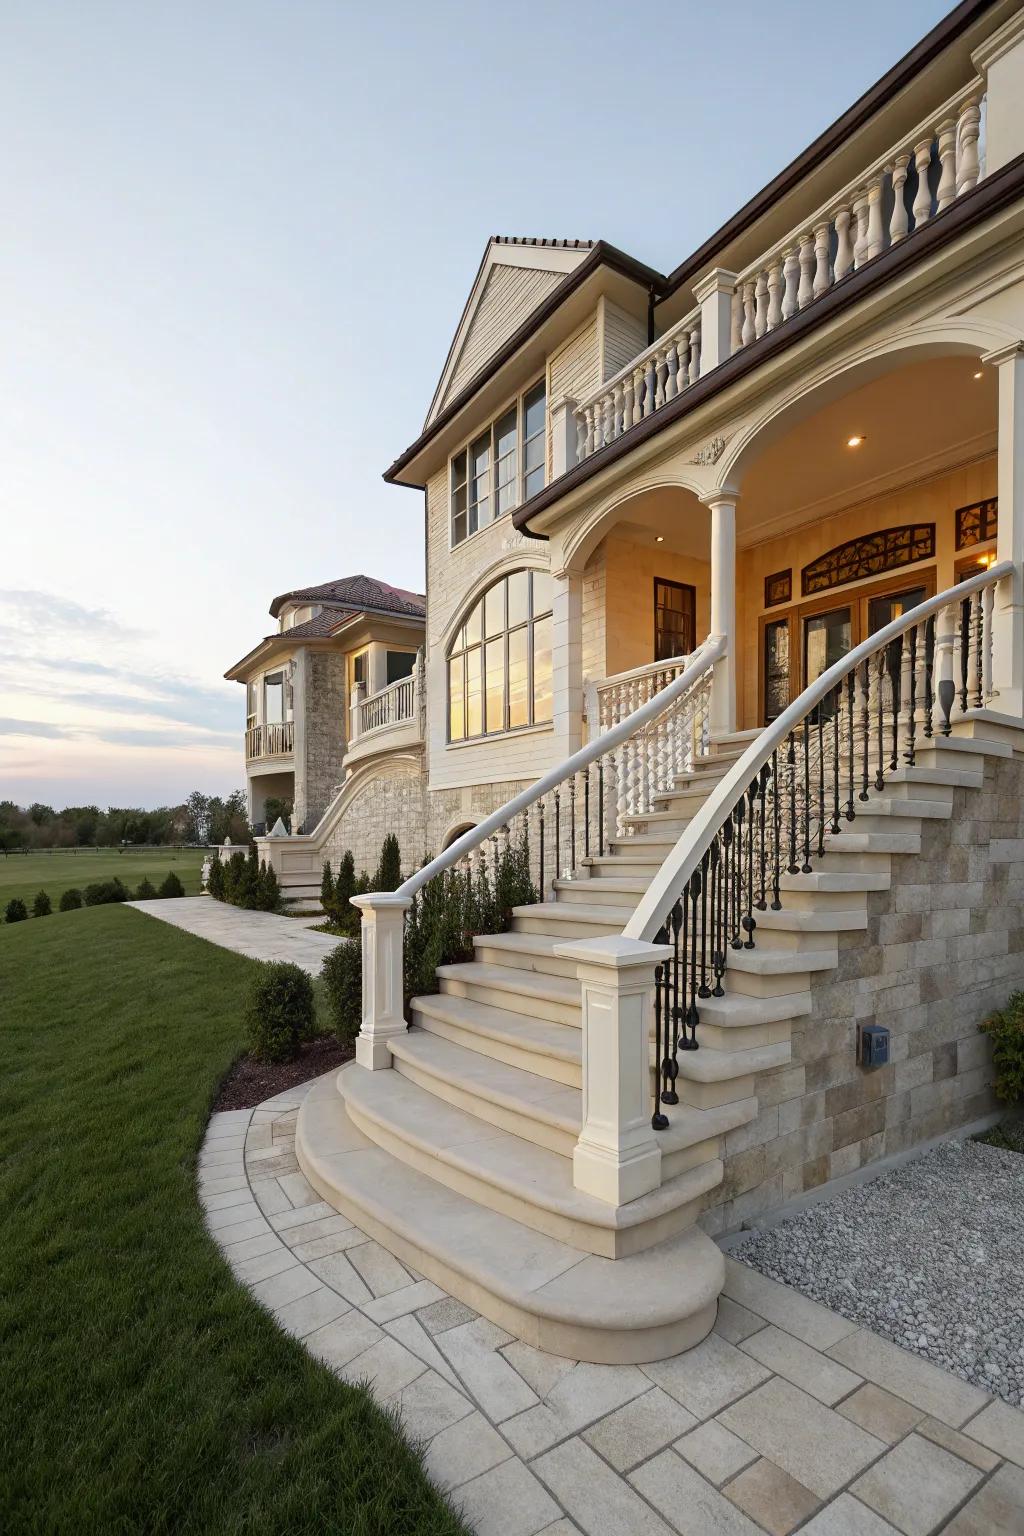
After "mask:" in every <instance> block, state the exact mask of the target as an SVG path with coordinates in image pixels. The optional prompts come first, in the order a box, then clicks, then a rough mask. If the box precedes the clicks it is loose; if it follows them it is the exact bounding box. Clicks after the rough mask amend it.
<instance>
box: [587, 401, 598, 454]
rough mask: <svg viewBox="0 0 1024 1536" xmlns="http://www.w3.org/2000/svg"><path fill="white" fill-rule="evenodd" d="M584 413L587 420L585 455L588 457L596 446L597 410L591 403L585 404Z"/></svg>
mask: <svg viewBox="0 0 1024 1536" xmlns="http://www.w3.org/2000/svg"><path fill="white" fill-rule="evenodd" d="M585 415H586V421H587V435H586V457H588V458H589V456H590V455H591V454H592V453H593V451H594V449H595V448H596V447H597V432H596V422H597V411H596V410H595V408H594V405H593V403H591V404H590V405H588V406H587V408H586V412H585Z"/></svg>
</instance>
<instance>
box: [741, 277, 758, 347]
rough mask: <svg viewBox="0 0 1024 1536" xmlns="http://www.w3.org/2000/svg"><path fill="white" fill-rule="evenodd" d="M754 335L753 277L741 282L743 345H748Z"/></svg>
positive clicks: (755, 331) (755, 333) (755, 332)
mask: <svg viewBox="0 0 1024 1536" xmlns="http://www.w3.org/2000/svg"><path fill="white" fill-rule="evenodd" d="M756 335H757V330H756V327H755V325H754V282H753V279H750V281H748V282H746V283H744V284H743V331H742V335H741V340H742V342H743V345H744V346H745V347H749V345H750V343H751V342H752V341H753V340H754V337H755V336H756Z"/></svg>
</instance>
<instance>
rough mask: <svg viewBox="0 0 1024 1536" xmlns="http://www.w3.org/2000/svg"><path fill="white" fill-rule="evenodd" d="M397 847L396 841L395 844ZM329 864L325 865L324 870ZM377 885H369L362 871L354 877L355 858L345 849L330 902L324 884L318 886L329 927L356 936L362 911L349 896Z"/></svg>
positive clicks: (367, 877)
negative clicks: (353, 903) (325, 893)
mask: <svg viewBox="0 0 1024 1536" xmlns="http://www.w3.org/2000/svg"><path fill="white" fill-rule="evenodd" d="M395 846H396V847H397V846H398V845H397V843H396V844H395ZM328 868H329V866H327V865H325V866H324V869H325V871H326V870H328ZM376 889H378V887H376V886H371V884H370V877H369V875H367V874H365V873H363V874H361V875H360V876H359V878H358V879H356V866H355V860H354V859H353V857H352V851H351V849H348V848H347V849H346V850H345V852H344V853H343V854H342V856H341V863H340V864H339V866H338V876H337V879H336V880H335V881H334V883H333V891H332V894H331V898H330V903H329V904H328V902H327V901H326V900H325V899H324V884H323V882H321V886H320V900H321V903H322V905H323V908H324V911H325V912H326V913H327V917H328V920H329V922H330V924H331V927H332V928H333V929H334V931H335V932H336V933H344V934H346V935H347V936H348V937H349V938H358V936H359V930H360V927H361V925H362V913H361V912H360V910H359V908H358V907H354V906H353V905H352V900H351V898H352V897H353V896H359V895H362V894H363V893H365V892H366V891H369V890H376Z"/></svg>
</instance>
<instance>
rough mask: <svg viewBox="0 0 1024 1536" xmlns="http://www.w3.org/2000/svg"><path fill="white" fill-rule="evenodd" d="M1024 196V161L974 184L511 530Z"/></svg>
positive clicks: (594, 458)
mask: <svg viewBox="0 0 1024 1536" xmlns="http://www.w3.org/2000/svg"><path fill="white" fill-rule="evenodd" d="M1022 193H1024V154H1021V155H1017V156H1016V158H1015V159H1013V160H1010V161H1008V162H1007V164H1006V165H1004V166H1002V167H1001V168H1000V169H999V170H998V171H996V172H994V173H993V175H991V176H988V177H986V178H985V180H984V181H981V182H979V183H978V185H977V186H976V187H975V188H973V190H972V191H970V192H965V193H964V194H963V195H962V196H961V197H958V198H957V199H956V201H955V202H953V203H951V204H950V206H949V207H948V208H944V209H943V211H942V212H941V213H938V214H936V215H935V217H934V218H933V219H930V220H929V222H928V223H927V224H926V225H925V226H924V228H923V229H921V230H919V231H917V232H916V233H915V234H914V235H912V236H911V238H910V239H909V240H903V241H901V242H900V244H899V245H894V246H892V247H891V248H890V249H889V250H887V251H883V252H882V253H881V254H880V255H879V256H876V257H875V258H874V259H873V260H872V261H869V262H868V263H867V264H866V265H865V266H863V267H861V268H860V270H859V271H857V272H854V273H852V274H851V275H850V276H849V277H844V278H843V279H842V281H841V282H839V283H836V284H835V286H834V287H832V288H829V289H828V290H827V291H826V292H825V293H823V294H822V295H821V297H820V298H818V299H814V300H813V301H812V302H811V303H810V304H808V306H807V308H806V309H802V310H800V311H799V312H798V313H797V314H795V315H794V316H793V317H792V319H790V320H786V321H784V322H783V324H782V325H780V326H779V327H778V329H777V330H774V331H769V332H768V334H767V335H765V336H762V337H761V338H760V340H758V341H752V342H751V343H750V344H749V346H746V347H743V348H742V350H741V351H739V352H736V353H734V355H733V356H732V357H729V358H727V359H726V360H725V362H724V363H721V364H719V366H718V367H717V368H715V369H713V370H712V372H711V373H709V374H707V375H706V376H705V377H704V378H702V379H698V380H697V382H696V384H691V385H690V388H689V389H687V390H686V391H684V393H683V394H681V395H677V396H676V398H675V399H674V400H672V401H670V402H669V404H668V405H663V406H662V408H661V410H660V411H655V413H654V414H653V415H652V416H648V417H646V418H645V419H644V420H643V421H641V422H639V423H638V424H637V425H636V426H635V427H630V429H629V431H628V432H624V433H623V434H622V436H621V437H617V438H616V439H615V441H614V442H613V443H608V444H606V445H605V447H604V448H599V449H598V450H597V452H596V453H593V454H591V455H590V457H589V458H588V459H584V460H583V461H582V463H580V464H577V465H575V466H574V468H572V469H570V470H568V471H567V472H566V473H565V474H564V475H560V476H559V478H558V479H557V480H553V481H552V483H551V484H550V485H548V486H545V488H544V490H542V491H538V493H537V495H536V496H533V497H531V499H530V500H529V501H528V502H525V503H524V504H523V506H521V507H520V508H519V509H518V510H517V511H515V512H513V514H512V522H513V525H514V526H515V527H516V528H517V529H518V530H519V531H520V533H530V531H531V530H530V528H529V522H530V519H531V518H533V517H536V516H537V514H538V512H543V511H544V510H545V509H546V508H547V507H550V506H551V505H552V504H553V503H554V502H556V501H558V500H559V499H560V498H561V497H562V496H564V495H565V494H566V493H567V492H568V491H572V490H575V489H576V487H577V486H579V485H583V484H584V483H585V482H586V481H587V480H590V479H591V478H592V477H593V476H594V475H596V474H598V473H599V471H600V470H602V469H606V468H607V467H608V465H609V464H614V463H615V462H616V461H617V460H618V459H621V458H623V457H624V456H625V455H626V454H627V453H631V452H632V450H633V449H634V448H636V447H637V446H638V445H639V444H640V443H643V442H646V441H647V439H648V438H651V437H655V436H657V434H658V433H659V432H663V431H664V430H665V428H666V427H670V426H671V425H672V424H673V422H676V421H681V420H682V419H683V418H684V417H686V416H689V415H690V414H691V412H693V411H695V410H697V409H698V408H699V407H700V406H702V405H704V404H706V402H707V401H708V400H710V399H712V398H713V397H714V396H715V395H717V394H720V393H721V392H722V391H723V390H725V389H727V388H728V387H729V385H730V384H735V383H736V381H737V380H738V379H742V378H744V377H745V376H746V375H747V374H748V373H753V371H754V370H755V369H756V368H759V367H760V366H761V364H762V363H764V362H767V361H768V360H769V359H770V358H772V357H775V356H776V354H777V353H779V352H784V351H785V350H786V348H787V347H789V346H791V345H792V344H793V343H794V342H795V341H798V340H799V339H800V338H801V337H802V336H806V335H807V333H808V332H809V331H813V330H815V329H816V328H817V327H818V326H819V325H822V324H824V322H825V321H826V320H831V319H834V318H835V316H836V315H840V314H842V313H843V311H844V310H847V309H850V308H852V306H853V305H854V304H857V303H859V302H860V300H861V299H863V298H864V297H865V296H866V295H868V294H870V293H873V292H874V291H875V290H876V289H878V288H881V287H883V286H884V284H886V283H887V282H890V281H891V280H892V278H894V277H898V276H899V275H900V274H901V273H903V272H905V271H906V270H907V269H908V268H909V267H912V266H914V265H915V263H917V262H918V261H920V260H922V259H923V258H924V257H926V256H929V255H931V254H933V253H934V252H936V251H939V250H941V249H942V247H943V246H944V245H948V244H949V242H950V241H951V240H955V239H957V238H958V236H960V235H963V234H966V233H967V231H968V230H970V229H973V228H974V226H975V225H976V224H980V223H982V222H983V221H984V220H985V219H987V218H989V217H991V215H992V214H995V213H999V212H1000V211H1001V210H1002V209H1003V208H1005V207H1006V206H1007V205H1008V204H1009V203H1012V202H1014V201H1015V200H1016V199H1017V198H1019V197H1020V196H1021V194H1022ZM532 537H534V538H545V537H546V535H545V534H533V535H532Z"/></svg>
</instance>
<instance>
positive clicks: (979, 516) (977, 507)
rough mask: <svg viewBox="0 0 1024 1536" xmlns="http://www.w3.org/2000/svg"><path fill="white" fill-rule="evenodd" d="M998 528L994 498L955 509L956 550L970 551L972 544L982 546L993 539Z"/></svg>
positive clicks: (997, 510) (996, 502)
mask: <svg viewBox="0 0 1024 1536" xmlns="http://www.w3.org/2000/svg"><path fill="white" fill-rule="evenodd" d="M998 528H999V499H998V497H996V496H992V497H990V498H989V500H988V501H975V502H972V503H971V505H970V506H969V507H957V509H956V547H957V549H970V547H971V545H972V544H984V543H986V542H987V541H988V540H989V539H994V538H995V536H996V533H997V531H998Z"/></svg>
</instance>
